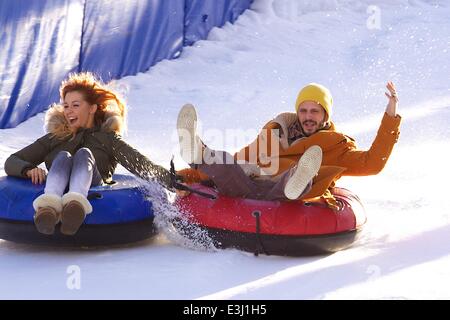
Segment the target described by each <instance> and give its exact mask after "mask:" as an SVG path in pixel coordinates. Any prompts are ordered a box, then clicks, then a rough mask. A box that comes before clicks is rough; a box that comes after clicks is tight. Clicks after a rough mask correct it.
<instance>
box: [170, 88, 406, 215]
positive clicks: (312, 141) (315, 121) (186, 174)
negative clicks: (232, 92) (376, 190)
mask: <svg viewBox="0 0 450 320" xmlns="http://www.w3.org/2000/svg"><path fill="white" fill-rule="evenodd" d="M386 88H387V89H388V91H389V93H385V94H386V96H387V98H388V100H389V101H388V105H387V107H386V111H385V114H384V116H383V119H382V121H381V125H380V127H379V130H378V133H377V136H376V138H375V140H374V142H373V143H372V146H371V147H370V149H369V150H367V151H366V150H360V149H358V148H357V146H356V144H355V141H354V140H353V139H352V138H350V137H348V136H346V135H344V134H343V133H340V132H337V131H336V130H335V126H334V124H333V122H332V121H331V115H332V106H333V99H332V96H331V93H330V91H329V90H328V89H327V88H325V87H324V86H322V85H320V84H316V83H311V84H309V85H307V86H305V87H304V88H303V89H302V90H301V91H300V92H299V94H298V97H297V100H296V104H295V109H296V113H289V112H288V113H282V114H279V115H278V116H277V117H275V118H274V119H273V120H271V121H269V122H268V123H267V124H266V125H265V126H264V128H263V130H262V132H261V133H260V135H259V136H258V138H257V139H256V140H255V141H254V142H252V143H251V144H250V145H248V146H246V147H245V148H243V149H242V150H240V151H239V152H238V153H236V154H235V155H234V157H233V159H234V161H235V164H232V165H231V166H228V169H224V168H225V167H227V165H223V164H205V163H204V162H205V161H204V160H206V159H205V158H208V157H211V155H213V157H215V155H214V154H215V152H213V151H211V150H209V149H208V148H207V147H206V146H204V145H203V144H202V143H201V140H200V138H199V137H197V135H196V130H195V125H192V124H193V123H195V121H196V115H195V109H194V111H192V109H193V107H188V108H187V109H186V108H183V109H182V110H181V111H180V116H179V122H178V130H179V135H180V146H181V151H182V155H183V153H184V154H185V155H186V154H191V155H194V157H190V158H189V157H186V156H184V157H183V158H184V159H185V160H187V162H188V163H190V162H195V161H191V160H196V161H197V162H199V164H191V167H192V168H191V169H185V170H181V171H180V172H179V174H180V175H181V176H182V177H183V178H184V180H185V182H186V183H193V182H200V181H205V180H208V179H209V180H212V181H213V182H214V183H215V184H216V186H218V189H219V192H221V193H224V194H228V195H232V196H244V197H246V196H247V197H250V196H251V197H254V196H255V194H250V196H248V195H249V193H248V192H249V191H248V189H249V188H251V187H254V185H253V184H251V183H248V180H251V181H255V178H256V180H258V179H261V178H262V181H271V183H272V184H269V187H268V186H265V187H263V188H262V189H261V190H262V192H263V193H265V194H261V195H259V197H258V194H257V195H256V198H261V199H267V200H272V199H283V197H282V196H280V190H281V189H283V193H284V199H286V198H287V199H301V200H308V201H312V200H315V199H317V200H318V199H323V200H325V201H326V203H327V204H328V205H329V206H331V207H335V206H336V205H337V204H336V202H335V201H334V198H333V196H332V195H331V193H330V188H332V187H333V186H334V183H335V181H336V180H338V179H339V178H340V177H341V176H366V175H375V174H377V173H379V172H380V171H381V170H382V169H383V168H384V166H385V164H386V162H387V160H388V158H389V156H390V154H391V152H392V149H393V147H394V145H395V143H396V142H397V140H398V137H399V127H400V122H401V117H400V116H398V115H397V105H398V98H397V93H396V89H395V86H394V84H393V83H392V82H388V83H387V85H386ZM189 110H190V111H189ZM185 116H186V119H188V120H187V121H186V119H184V118H183V117H185ZM180 117H181V118H180ZM180 119H181V120H180ZM183 119H184V120H183ZM189 121H191V122H189ZM187 123H190V124H187ZM186 131H188V132H189V133H190V134H192V137H193V138H191V139H184V138H185V137H184V136H183V132H186ZM267 137H269V138H267ZM274 137H275V139H274ZM202 153H203V154H202ZM202 155H203V159H201V158H202ZM225 156H228V155H227V154H226V153H225ZM304 157H306V158H304ZM267 159H269V161H267ZM302 159H303V160H302ZM311 159H316V161H314V160H311ZM319 160H320V165H319V166H318V165H317V161H319ZM274 162H276V165H275V166H274V165H273V163H274ZM226 163H228V162H226ZM238 167H240V168H241V170H240V173H239V174H236V172H239V169H238ZM268 167H270V169H271V170H269V171H270V175H269V176H268V177H267V176H264V173H267V170H265V169H266V168H268ZM249 168H250V169H249ZM273 168H276V170H275V171H274V170H273ZM242 173H244V174H245V176H246V177H247V178H248V179H245V177H243V175H242ZM316 173H317V175H316ZM250 177H251V178H250ZM311 179H312V183H311V181H310V180H311ZM242 182H244V183H242ZM258 183H259V182H258ZM265 183H267V182H265ZM273 183H275V187H276V188H275V189H276V190H272V189H270V186H272V187H274V185H273ZM277 184H278V185H277ZM242 185H244V186H242ZM269 189H270V190H269ZM268 190H269V191H268ZM246 192H247V194H246Z"/></svg>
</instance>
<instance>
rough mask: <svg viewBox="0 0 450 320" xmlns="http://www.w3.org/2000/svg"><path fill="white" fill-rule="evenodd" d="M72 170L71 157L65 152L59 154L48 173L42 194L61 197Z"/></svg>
mask: <svg viewBox="0 0 450 320" xmlns="http://www.w3.org/2000/svg"><path fill="white" fill-rule="evenodd" d="M71 170H72V156H71V154H70V153H69V152H67V151H61V152H59V153H58V154H57V155H56V157H55V159H54V160H53V163H52V166H51V167H50V170H49V171H48V175H47V181H46V183H45V189H44V193H46V194H54V195H57V196H60V197H61V196H62V195H63V194H64V191H65V190H66V187H67V184H68V182H69V178H70V172H71Z"/></svg>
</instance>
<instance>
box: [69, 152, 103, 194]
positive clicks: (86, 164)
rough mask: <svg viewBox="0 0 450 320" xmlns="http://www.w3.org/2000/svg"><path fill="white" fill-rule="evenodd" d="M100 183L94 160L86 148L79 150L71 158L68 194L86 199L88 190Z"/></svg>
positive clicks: (100, 178)
mask: <svg viewBox="0 0 450 320" xmlns="http://www.w3.org/2000/svg"><path fill="white" fill-rule="evenodd" d="M101 183H102V177H101V175H100V172H99V171H98V169H97V166H96V164H95V158H94V155H93V154H92V152H91V150H89V149H88V148H81V149H79V150H78V151H77V152H76V153H75V155H74V156H73V165H72V174H71V176H70V185H69V192H76V193H79V194H82V195H83V196H85V197H87V195H88V192H89V188H90V187H91V186H97V185H100V184H101Z"/></svg>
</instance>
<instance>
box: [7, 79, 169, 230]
mask: <svg viewBox="0 0 450 320" xmlns="http://www.w3.org/2000/svg"><path fill="white" fill-rule="evenodd" d="M60 95H61V104H54V105H52V107H51V108H50V109H49V110H48V111H47V113H46V119H45V124H46V129H47V132H48V134H46V135H45V136H43V137H41V138H39V139H38V140H36V141H35V142H34V143H32V144H31V145H29V146H27V147H25V148H23V149H22V150H20V151H18V152H16V153H14V154H12V155H11V156H10V157H9V158H8V159H7V160H6V163H5V171H6V173H7V174H8V175H11V176H16V177H23V178H29V179H31V180H32V182H33V183H34V184H41V183H44V182H45V189H44V194H42V195H40V196H39V197H38V198H36V199H35V200H34V202H33V207H34V209H35V210H36V214H35V216H34V222H35V225H36V228H37V230H38V231H39V232H41V233H44V234H53V233H54V230H55V226H56V225H57V224H58V223H59V222H60V221H61V228H60V231H61V232H62V233H63V234H66V235H73V234H75V233H76V232H77V231H78V229H79V227H80V226H81V225H82V223H83V221H84V219H85V217H86V214H89V213H91V212H92V206H91V204H90V203H89V201H88V199H87V194H88V191H89V188H90V187H91V186H97V185H100V184H102V183H103V182H106V183H107V182H109V181H111V178H112V175H113V173H114V170H115V168H116V166H117V164H118V163H120V164H121V165H122V166H124V167H125V168H126V169H127V170H129V171H130V172H132V173H133V174H135V175H137V176H139V177H141V178H143V179H147V180H151V179H153V178H156V180H157V181H159V182H160V183H162V184H163V185H164V186H166V187H169V186H170V185H171V176H170V173H169V172H168V171H167V170H166V169H164V168H163V167H161V166H158V165H155V164H154V163H152V162H151V161H150V160H149V159H148V158H147V157H145V156H144V155H142V154H140V153H139V152H138V151H137V150H135V149H133V148H132V147H131V146H130V145H128V144H127V143H126V142H125V141H123V140H122V138H121V136H120V133H121V132H122V130H123V128H124V125H125V116H126V106H125V103H124V102H123V101H122V99H121V98H120V97H119V96H118V95H117V94H116V93H115V92H114V91H112V90H111V89H110V88H108V86H107V85H105V84H103V83H102V82H101V81H99V80H98V79H96V78H95V76H94V75H92V74H91V73H79V74H71V75H70V76H69V78H68V79H67V80H65V81H63V83H62V84H61V87H60ZM42 162H45V164H46V167H47V169H48V175H47V176H46V173H45V171H44V170H43V169H41V168H38V167H37V166H38V165H39V164H41V163H42ZM67 187H68V189H67ZM66 191H68V192H66Z"/></svg>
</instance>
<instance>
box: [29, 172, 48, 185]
mask: <svg viewBox="0 0 450 320" xmlns="http://www.w3.org/2000/svg"><path fill="white" fill-rule="evenodd" d="M46 176H47V173H46V172H45V170H43V169H41V168H34V169H30V170H28V171H27V177H28V178H30V179H31V182H32V183H33V184H43V183H44V182H45V178H46Z"/></svg>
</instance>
